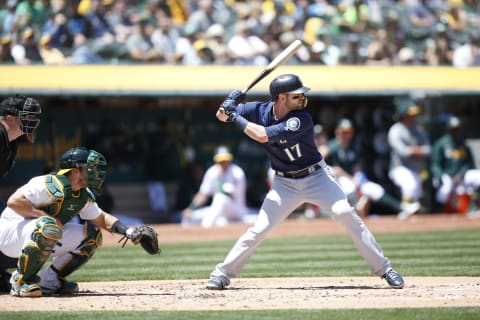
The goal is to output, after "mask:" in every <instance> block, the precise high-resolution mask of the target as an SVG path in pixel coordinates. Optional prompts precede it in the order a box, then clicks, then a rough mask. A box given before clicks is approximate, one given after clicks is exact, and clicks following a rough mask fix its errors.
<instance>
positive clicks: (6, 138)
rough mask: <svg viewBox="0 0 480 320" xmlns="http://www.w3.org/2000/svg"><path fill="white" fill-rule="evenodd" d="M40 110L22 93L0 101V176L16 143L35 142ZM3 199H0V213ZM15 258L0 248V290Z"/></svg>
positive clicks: (6, 169) (6, 289)
mask: <svg viewBox="0 0 480 320" xmlns="http://www.w3.org/2000/svg"><path fill="white" fill-rule="evenodd" d="M41 113H42V109H41V107H40V104H39V103H38V101H37V100H35V99H33V98H30V97H26V96H23V95H14V96H11V97H8V98H7V99H5V100H3V101H2V102H1V103H0V177H4V176H5V175H6V174H7V173H8V172H9V171H10V170H11V169H12V168H13V167H14V165H15V157H16V156H17V143H18V141H19V139H20V138H21V137H23V136H26V138H27V140H28V141H30V142H31V143H33V142H35V138H36V132H37V128H38V126H39V125H40V119H39V116H40V115H41ZM4 208H5V201H4V200H3V199H0V212H2V211H3V209H4ZM16 263H17V259H12V258H9V257H7V256H5V255H4V254H3V253H2V252H1V251H0V292H10V283H9V280H10V274H9V273H8V272H7V271H6V269H8V268H13V267H15V266H16Z"/></svg>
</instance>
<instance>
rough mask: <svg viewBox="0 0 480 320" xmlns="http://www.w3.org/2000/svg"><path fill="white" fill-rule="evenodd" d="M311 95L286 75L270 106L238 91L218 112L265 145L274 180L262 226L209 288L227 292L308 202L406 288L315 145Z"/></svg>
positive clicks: (377, 269)
mask: <svg viewBox="0 0 480 320" xmlns="http://www.w3.org/2000/svg"><path fill="white" fill-rule="evenodd" d="M309 90H310V88H307V87H305V86H303V83H302V81H301V80H300V78H299V77H298V76H296V75H293V74H284V75H280V76H278V77H276V78H275V79H274V80H273V81H272V82H271V83H270V95H271V99H272V100H271V101H267V102H247V103H244V104H239V102H240V101H242V100H243V99H244V97H245V96H244V94H243V93H242V92H241V91H239V90H235V91H233V92H232V93H230V95H229V96H228V97H227V98H226V99H225V101H224V102H223V103H222V105H221V108H219V110H218V111H217V114H216V116H217V118H218V119H219V120H220V121H223V122H232V123H234V124H235V125H236V126H237V127H239V128H240V130H242V132H243V133H245V134H246V135H247V136H249V137H250V138H251V139H253V140H255V141H258V142H260V143H262V145H263V147H264V148H265V152H266V153H267V156H268V158H269V159H270V161H271V166H272V168H273V170H274V171H275V177H274V179H273V183H272V187H271V189H270V191H269V192H268V194H267V195H266V198H265V199H264V201H263V204H262V206H261V208H260V212H259V214H258V219H257V222H256V223H255V224H254V225H253V226H252V227H250V228H249V229H248V230H247V231H246V232H245V233H244V234H243V235H242V236H241V237H240V238H239V239H238V241H237V242H236V243H235V245H234V246H233V248H232V249H231V250H230V252H229V253H228V255H227V257H226V258H225V260H224V261H223V262H222V263H219V264H218V265H217V266H216V267H215V269H214V270H213V272H212V273H211V275H210V279H209V280H208V282H207V289H212V290H222V289H224V288H225V287H226V286H228V285H229V284H230V279H231V278H234V277H236V276H237V275H238V274H239V273H240V271H241V270H242V268H243V267H244V265H245V264H246V263H247V261H248V259H249V258H250V256H251V255H252V254H253V253H254V251H255V249H256V248H257V247H258V245H259V244H260V243H261V241H262V240H264V239H265V237H266V236H267V234H268V233H269V232H270V231H271V230H272V229H273V228H274V227H275V226H276V225H278V224H279V223H281V222H282V221H284V220H285V219H286V218H287V217H288V216H289V215H290V213H291V212H292V211H293V210H294V209H296V208H297V207H298V206H300V205H301V204H303V203H305V202H307V203H311V204H314V205H317V206H319V207H320V208H322V210H325V211H326V212H328V213H329V214H330V215H331V216H332V217H333V219H335V220H336V221H338V222H340V223H341V224H342V225H344V226H345V227H346V229H347V230H348V232H349V233H350V236H351V237H352V239H353V242H354V243H355V245H356V247H357V248H358V250H359V252H360V254H361V255H362V256H363V258H364V259H365V260H366V261H367V263H368V264H369V265H370V267H371V270H372V272H373V273H374V274H375V275H378V276H379V277H382V278H384V279H385V280H386V281H387V283H388V284H389V285H390V286H391V287H392V288H403V287H404V280H403V278H402V276H401V275H400V274H399V273H397V272H396V271H394V270H393V269H392V267H391V266H390V261H389V259H388V258H387V257H385V256H384V255H383V251H382V249H381V248H380V246H379V245H378V243H377V242H376V240H375V238H374V236H373V234H372V233H371V232H370V231H369V230H368V228H367V227H366V225H365V223H364V222H363V221H362V219H361V218H360V217H359V216H358V215H357V214H356V213H355V210H354V208H353V207H352V206H351V205H350V203H349V202H348V200H347V198H346V196H345V194H344V192H343V191H342V189H341V188H340V187H339V186H338V184H337V183H336V182H335V178H334V177H333V176H332V171H331V169H330V168H329V167H328V166H327V165H326V164H325V161H324V160H323V158H322V155H321V154H320V153H319V152H318V150H317V147H316V146H315V142H314V130H313V121H312V117H311V115H310V113H309V112H308V111H307V110H306V109H305V108H306V106H307V102H308V100H307V97H306V96H305V93H306V92H308V91H309Z"/></svg>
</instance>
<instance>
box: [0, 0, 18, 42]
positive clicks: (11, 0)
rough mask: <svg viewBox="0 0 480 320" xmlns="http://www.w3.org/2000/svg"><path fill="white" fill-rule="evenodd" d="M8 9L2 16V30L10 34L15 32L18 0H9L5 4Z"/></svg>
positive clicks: (0, 30)
mask: <svg viewBox="0 0 480 320" xmlns="http://www.w3.org/2000/svg"><path fill="white" fill-rule="evenodd" d="M5 7H6V10H5V13H4V16H3V17H2V20H0V21H1V22H2V25H1V28H0V32H3V34H4V35H9V34H12V33H14V32H15V28H16V25H15V10H16V7H17V0H8V1H7V3H6V4H5Z"/></svg>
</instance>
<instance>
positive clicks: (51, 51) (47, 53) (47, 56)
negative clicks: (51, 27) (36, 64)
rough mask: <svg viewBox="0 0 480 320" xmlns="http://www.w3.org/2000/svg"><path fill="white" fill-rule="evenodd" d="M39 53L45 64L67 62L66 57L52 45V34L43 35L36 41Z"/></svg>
mask: <svg viewBox="0 0 480 320" xmlns="http://www.w3.org/2000/svg"><path fill="white" fill-rule="evenodd" d="M38 46H39V50H40V55H41V56H42V60H43V63H44V64H46V65H62V64H66V63H67V58H66V57H65V55H64V54H63V52H62V51H60V50H59V49H58V48H55V47H53V46H52V36H51V35H49V34H46V35H43V36H42V37H41V38H40V40H39V42H38Z"/></svg>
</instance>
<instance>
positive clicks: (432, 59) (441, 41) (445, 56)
mask: <svg viewBox="0 0 480 320" xmlns="http://www.w3.org/2000/svg"><path fill="white" fill-rule="evenodd" d="M452 59H453V49H452V48H451V44H450V41H449V38H448V35H447V33H446V29H445V27H444V26H443V25H441V26H439V27H437V31H436V32H435V34H434V35H433V37H432V38H431V39H428V40H427V42H426V50H425V62H426V64H427V65H430V66H451V65H452Z"/></svg>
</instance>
